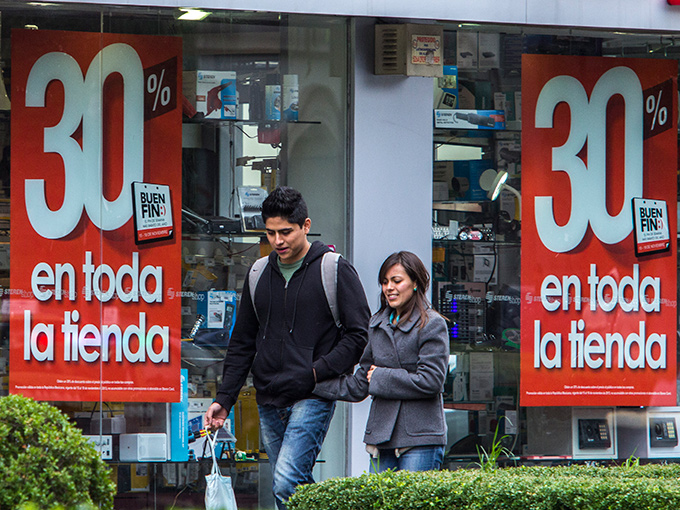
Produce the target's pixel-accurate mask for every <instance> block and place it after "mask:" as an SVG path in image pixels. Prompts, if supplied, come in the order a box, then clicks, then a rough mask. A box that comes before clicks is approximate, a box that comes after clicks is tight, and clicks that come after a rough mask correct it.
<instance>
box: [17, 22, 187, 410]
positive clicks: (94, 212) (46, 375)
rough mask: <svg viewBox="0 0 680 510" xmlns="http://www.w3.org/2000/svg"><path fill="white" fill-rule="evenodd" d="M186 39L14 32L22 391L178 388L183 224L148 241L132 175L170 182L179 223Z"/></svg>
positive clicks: (165, 398) (99, 394)
mask: <svg viewBox="0 0 680 510" xmlns="http://www.w3.org/2000/svg"><path fill="white" fill-rule="evenodd" d="M181 51H182V43H181V39H180V38H175V37H155V36H137V35H120V34H97V33H80V32H60V31H47V30H15V31H13V32H12V96H11V97H12V115H11V136H12V141H11V150H12V163H11V164H12V170H11V172H12V183H11V227H12V231H11V232H12V235H11V254H12V255H11V271H10V285H11V289H10V293H11V297H10V313H11V316H10V337H11V339H10V391H11V392H12V393H21V394H23V395H27V396H30V397H34V398H36V399H40V400H72V401H97V400H99V399H103V400H114V401H143V402H173V401H178V400H179V394H180V393H179V392H180V389H179V383H180V363H181V360H180V355H181V352H180V351H181V343H180V341H181V338H180V328H181V311H180V305H181V298H180V295H179V294H180V293H179V292H175V291H177V290H179V289H180V287H181V265H180V260H181V236H180V235H178V233H176V234H175V235H174V236H173V237H172V238H171V239H167V240H161V241H156V242H150V243H147V244H144V245H137V244H136V243H135V225H134V218H133V198H132V188H133V186H132V183H133V182H144V183H154V184H157V185H164V186H168V187H169V189H170V190H171V191H170V193H171V197H172V198H171V201H172V214H173V218H174V219H172V220H171V221H172V223H173V224H174V228H175V229H179V228H180V225H181V218H180V211H181V198H182V189H181V182H182V181H181V150H182V149H181V147H182V140H181V137H182V133H181V108H180V107H179V106H178V105H180V104H181V103H180V102H178V101H177V93H178V91H179V90H181V81H180V80H181V77H180V76H179V73H178V69H179V68H181V62H182V53H181ZM166 221H168V220H167V219H166Z"/></svg>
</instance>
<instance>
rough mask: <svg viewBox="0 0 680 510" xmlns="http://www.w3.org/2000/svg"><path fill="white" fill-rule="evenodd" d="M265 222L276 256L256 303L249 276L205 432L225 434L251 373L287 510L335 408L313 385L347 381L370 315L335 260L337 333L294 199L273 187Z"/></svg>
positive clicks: (301, 205)
mask: <svg viewBox="0 0 680 510" xmlns="http://www.w3.org/2000/svg"><path fill="white" fill-rule="evenodd" d="M262 219H263V220H264V222H265V227H266V230H267V239H268V240H269V243H270V244H271V246H272V248H273V250H274V251H273V252H272V253H271V254H270V255H269V260H268V263H267V265H266V266H265V267H264V269H263V270H262V274H261V276H260V278H259V280H258V283H257V286H256V289H255V295H254V300H253V299H251V297H250V296H251V290H250V288H249V278H246V281H245V284H244V286H243V294H242V298H241V304H240V308H239V311H238V315H237V318H236V324H235V325H234V331H233V333H232V336H231V340H230V342H229V348H228V352H227V355H226V357H225V360H224V374H223V376H222V384H221V386H220V388H219V389H218V391H217V398H216V399H215V402H214V403H213V404H212V405H211V406H210V408H209V409H208V411H207V412H206V415H205V419H204V421H205V423H204V424H205V427H206V428H207V429H216V428H218V427H221V426H222V424H223V423H224V420H225V418H226V417H227V414H228V412H229V410H230V409H231V407H232V406H233V405H234V403H235V402H236V399H237V397H238V393H239V391H240V389H241V386H242V385H243V383H244V381H245V379H246V377H247V375H248V372H249V371H252V374H253V384H254V386H255V390H256V399H257V404H258V410H259V414H260V427H261V435H262V443H263V445H264V448H265V450H266V452H267V455H268V456H269V462H270V464H271V467H272V474H273V478H274V497H275V499H276V504H277V506H278V508H279V509H285V502H286V500H287V499H288V498H289V497H290V496H291V494H293V492H294V491H295V487H296V486H297V485H300V484H304V483H312V482H314V479H313V478H312V468H313V467H314V463H315V462H316V457H317V455H318V453H319V450H320V449H321V445H322V443H323V440H324V437H325V436H326V432H327V431H328V425H329V424H330V421H331V418H332V417H333V411H334V410H335V402H334V401H330V400H325V399H320V398H317V397H314V396H313V395H312V390H313V389H314V385H315V384H316V382H320V381H323V380H326V379H330V378H333V377H336V376H338V375H340V374H344V373H351V371H352V369H353V367H354V365H355V364H356V363H357V362H358V361H359V358H360V357H361V354H362V352H363V350H364V347H365V345H366V341H367V328H368V321H369V317H370V311H369V307H368V303H367V302H366V295H365V293H364V289H363V287H362V286H361V282H360V281H359V277H358V275H357V273H356V271H355V270H354V268H353V267H352V266H351V265H350V264H349V263H348V262H347V261H346V260H345V259H344V258H340V260H339V261H338V267H337V307H338V310H339V320H340V323H341V324H342V326H341V327H338V326H337V325H336V322H335V319H334V317H333V314H332V312H331V310H330V307H329V301H328V297H327V295H326V293H325V291H324V287H323V284H322V276H321V260H322V257H323V254H324V253H326V252H328V251H330V249H329V248H328V246H326V245H325V244H323V243H321V242H319V241H315V242H314V243H312V244H310V243H309V241H308V240H307V234H308V233H309V229H310V226H311V220H310V219H309V218H308V216H307V205H306V204H305V201H304V200H303V198H302V195H300V193H299V192H298V191H296V190H294V189H292V188H288V187H279V188H276V189H275V190H274V191H273V192H272V193H271V194H270V195H269V196H268V197H267V198H266V200H265V201H264V203H263V204H262ZM253 301H254V303H255V305H254V307H253Z"/></svg>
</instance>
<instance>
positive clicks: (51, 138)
mask: <svg viewBox="0 0 680 510" xmlns="http://www.w3.org/2000/svg"><path fill="white" fill-rule="evenodd" d="M114 73H118V74H120V75H121V76H122V77H123V93H124V96H125V102H124V103H123V115H124V120H123V140H124V147H123V151H122V153H123V185H122V188H121V189H122V191H121V193H120V195H119V196H118V197H117V198H116V199H115V200H113V201H109V200H107V199H106V198H105V197H104V194H103V189H102V186H103V185H102V169H103V167H102V160H101V153H102V145H103V133H102V118H101V110H102V101H103V98H102V95H103V94H102V92H103V86H104V82H105V81H106V78H107V77H108V76H109V75H111V74H114ZM54 80H57V81H60V82H61V83H62V85H63V88H64V107H63V114H62V117H61V119H60V120H59V124H57V125H56V126H53V127H47V128H45V131H44V135H43V136H44V147H45V149H44V150H45V153H56V154H59V156H60V157H61V159H62V161H63V164H64V197H63V201H62V206H61V207H60V208H59V209H57V210H56V211H53V210H51V209H50V208H49V207H48V206H47V202H46V201H45V187H46V184H45V180H44V179H26V182H25V184H24V191H25V197H26V198H25V201H26V213H27V214H28V220H29V221H30V222H31V226H32V227H33V229H34V230H35V231H36V232H37V233H38V234H39V235H41V236H42V237H44V238H46V239H60V238H62V237H65V236H67V235H69V234H70V233H71V232H72V231H73V229H74V228H75V227H76V225H78V222H79V221H80V218H81V216H82V213H83V207H84V208H85V211H86V213H87V215H88V216H89V218H90V220H91V221H92V223H93V224H94V225H95V226H96V227H97V228H100V229H102V230H116V229H117V228H120V227H121V226H122V225H124V224H125V223H127V221H128V220H129V219H130V218H131V217H132V193H131V191H130V190H131V183H132V182H133V181H140V182H141V181H143V180H144V166H143V162H144V71H143V69H142V62H141V60H140V58H139V55H138V54H137V52H136V51H135V50H134V49H133V48H132V47H131V46H129V45H127V44H123V43H116V44H111V45H109V46H107V47H106V48H104V49H102V50H101V51H100V52H99V53H97V55H96V56H95V57H94V58H93V59H92V62H91V63H90V66H89V67H88V69H87V74H86V76H85V78H84V79H83V74H82V71H81V70H80V66H79V65H78V62H76V61H75V59H74V58H73V57H72V56H71V55H68V54H66V53H62V52H52V53H47V54H45V55H43V56H42V57H40V58H39V59H38V60H37V61H36V63H35V64H34V65H33V68H32V69H31V72H30V74H29V76H28V80H27V82H26V106H27V107H33V108H42V107H44V106H45V92H46V89H47V85H48V84H49V83H50V82H52V81H54ZM81 123H82V148H81V146H80V145H79V144H78V142H77V141H76V140H75V139H74V138H73V134H74V133H75V131H76V130H78V128H79V126H81Z"/></svg>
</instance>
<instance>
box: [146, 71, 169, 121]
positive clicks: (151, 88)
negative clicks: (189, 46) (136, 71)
mask: <svg viewBox="0 0 680 510" xmlns="http://www.w3.org/2000/svg"><path fill="white" fill-rule="evenodd" d="M176 105H177V59H176V58H171V59H169V60H166V61H165V62H161V63H160V64H156V65H154V66H151V67H147V68H146V69H144V120H149V119H153V118H154V117H158V116H159V115H163V114H164V113H167V112H169V111H172V110H174V109H175V106H176Z"/></svg>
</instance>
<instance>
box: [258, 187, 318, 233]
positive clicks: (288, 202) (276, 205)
mask: <svg viewBox="0 0 680 510" xmlns="http://www.w3.org/2000/svg"><path fill="white" fill-rule="evenodd" d="M308 216H309V214H308V212H307V204H306V203H305V199H304V198H302V194H301V193H300V192H299V191H298V190H296V189H293V188H289V187H288V186H279V187H278V188H276V189H274V191H272V192H271V193H270V194H269V196H267V198H265V199H264V202H262V221H264V222H266V221H267V220H268V219H269V218H284V219H285V220H286V221H287V222H289V223H294V224H298V225H300V227H302V225H303V224H304V223H305V220H306V219H307V217H308Z"/></svg>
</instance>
